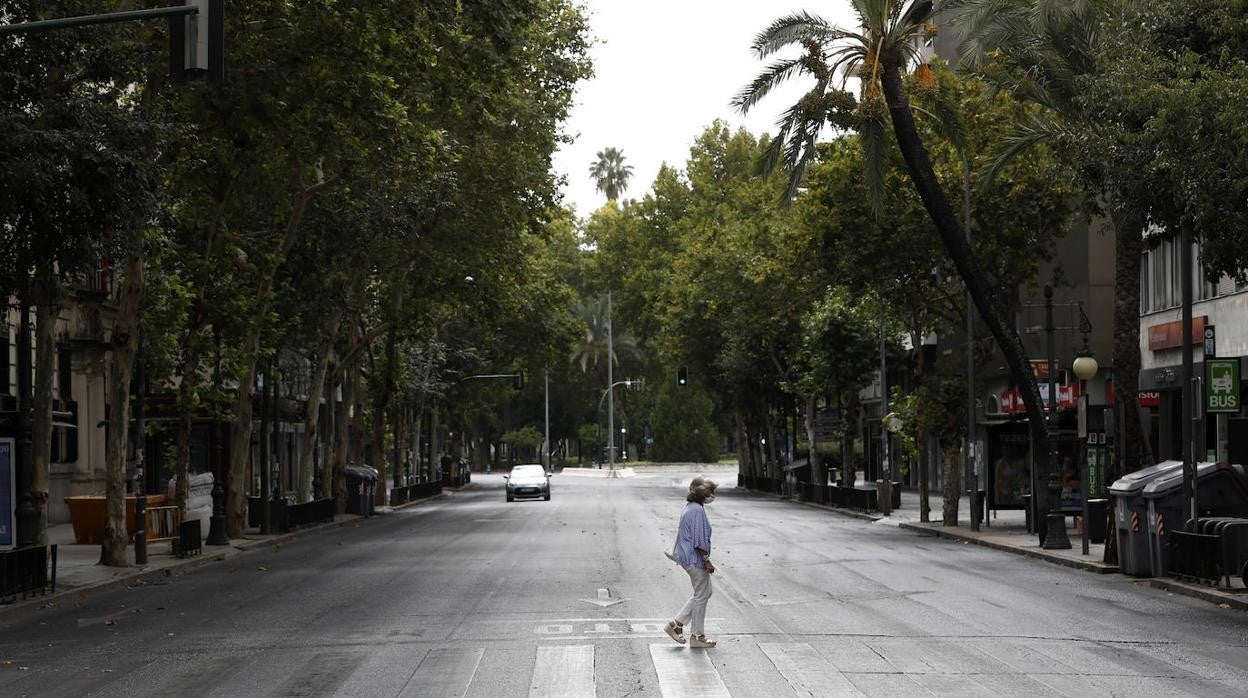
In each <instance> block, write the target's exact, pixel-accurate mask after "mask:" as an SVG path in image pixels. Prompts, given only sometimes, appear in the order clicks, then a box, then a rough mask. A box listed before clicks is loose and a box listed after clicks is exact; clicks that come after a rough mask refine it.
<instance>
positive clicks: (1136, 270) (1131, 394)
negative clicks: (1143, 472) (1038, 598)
mask: <svg viewBox="0 0 1248 698" xmlns="http://www.w3.org/2000/svg"><path fill="white" fill-rule="evenodd" d="M1110 213H1111V216H1112V218H1113V223H1114V349H1113V352H1114V355H1113V365H1114V402H1115V403H1116V411H1117V417H1118V424H1119V425H1120V427H1119V428H1120V429H1121V432H1120V433H1121V434H1122V438H1117V437H1115V439H1114V440H1115V444H1116V447H1115V450H1116V451H1117V452H1118V453H1117V455H1116V457H1115V458H1113V459H1112V468H1111V470H1110V472H1109V473H1108V476H1109V477H1108V478H1106V479H1107V481H1108V482H1109V483H1113V482H1114V481H1115V480H1117V479H1118V478H1120V477H1122V476H1123V475H1126V474H1127V473H1130V472H1135V471H1136V470H1139V469H1140V468H1142V467H1144V466H1146V465H1150V464H1151V463H1152V462H1153V453H1152V447H1151V444H1150V443H1149V441H1148V438H1147V437H1146V436H1145V435H1144V428H1143V422H1142V418H1143V411H1142V410H1141V409H1140V265H1141V263H1142V261H1143V259H1142V256H1141V255H1142V254H1143V251H1144V225H1145V221H1144V216H1143V215H1142V213H1141V212H1139V211H1135V210H1131V209H1128V208H1126V207H1123V206H1117V205H1115V204H1114V199H1113V198H1112V197H1111V198H1110ZM1105 509H1106V512H1105V516H1106V518H1107V521H1106V525H1107V526H1108V528H1106V529H1105V530H1106V531H1108V532H1109V535H1107V536H1106V537H1105V556H1104V560H1105V562H1106V563H1108V564H1112V565H1116V564H1118V538H1117V536H1116V535H1114V531H1115V528H1116V522H1115V521H1114V507H1112V506H1111V507H1106V508H1105Z"/></svg>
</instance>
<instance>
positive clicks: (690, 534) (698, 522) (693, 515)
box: [676, 502, 711, 569]
mask: <svg viewBox="0 0 1248 698" xmlns="http://www.w3.org/2000/svg"><path fill="white" fill-rule="evenodd" d="M698 548H701V549H702V550H704V551H706V554H707V555H710V554H711V522H710V520H709V519H707V518H706V510H705V509H704V508H702V505H701V504H698V503H697V502H687V503H686V504H685V510H684V511H682V512H681V513H680V531H679V532H678V533H677V534H676V564H678V565H680V566H681V567H688V566H689V565H697V566H698V567H701V568H703V569H705V568H706V565H703V564H702V557H701V556H700V555H698V551H697V549H698Z"/></svg>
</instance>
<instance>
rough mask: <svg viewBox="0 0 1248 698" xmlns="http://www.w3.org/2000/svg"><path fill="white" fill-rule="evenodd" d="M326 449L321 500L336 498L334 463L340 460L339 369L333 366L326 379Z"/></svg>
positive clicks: (322, 460) (323, 451)
mask: <svg viewBox="0 0 1248 698" xmlns="http://www.w3.org/2000/svg"><path fill="white" fill-rule="evenodd" d="M324 391H325V395H327V396H328V397H327V399H326V400H325V438H324V439H323V442H324V444H325V447H324V448H323V449H322V452H321V491H320V493H319V494H318V496H319V497H320V498H321V499H333V497H334V462H335V461H336V460H337V459H338V456H337V453H338V393H337V391H338V368H337V367H335V366H331V367H330V370H329V371H327V375H326V377H325V387H324Z"/></svg>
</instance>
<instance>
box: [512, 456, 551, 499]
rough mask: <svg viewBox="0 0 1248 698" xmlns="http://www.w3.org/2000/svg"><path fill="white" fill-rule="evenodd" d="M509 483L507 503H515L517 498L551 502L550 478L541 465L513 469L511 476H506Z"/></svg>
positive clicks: (520, 466)
mask: <svg viewBox="0 0 1248 698" xmlns="http://www.w3.org/2000/svg"><path fill="white" fill-rule="evenodd" d="M503 479H504V480H506V481H507V501H509V502H514V501H516V499H517V498H532V499H536V498H538V497H541V498H542V499H544V500H546V501H548V502H549V501H550V476H548V475H547V474H546V469H545V468H543V467H542V466H540V465H517V466H516V467H514V468H512V469H511V474H510V475H504V476H503Z"/></svg>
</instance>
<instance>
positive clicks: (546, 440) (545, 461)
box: [542, 369, 552, 473]
mask: <svg viewBox="0 0 1248 698" xmlns="http://www.w3.org/2000/svg"><path fill="white" fill-rule="evenodd" d="M545 383H546V389H545V397H544V398H543V400H542V402H543V403H544V405H543V408H544V412H545V429H544V432H543V434H542V465H544V466H546V472H547V473H550V472H551V471H552V470H551V464H550V369H547V370H546V380H545Z"/></svg>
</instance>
